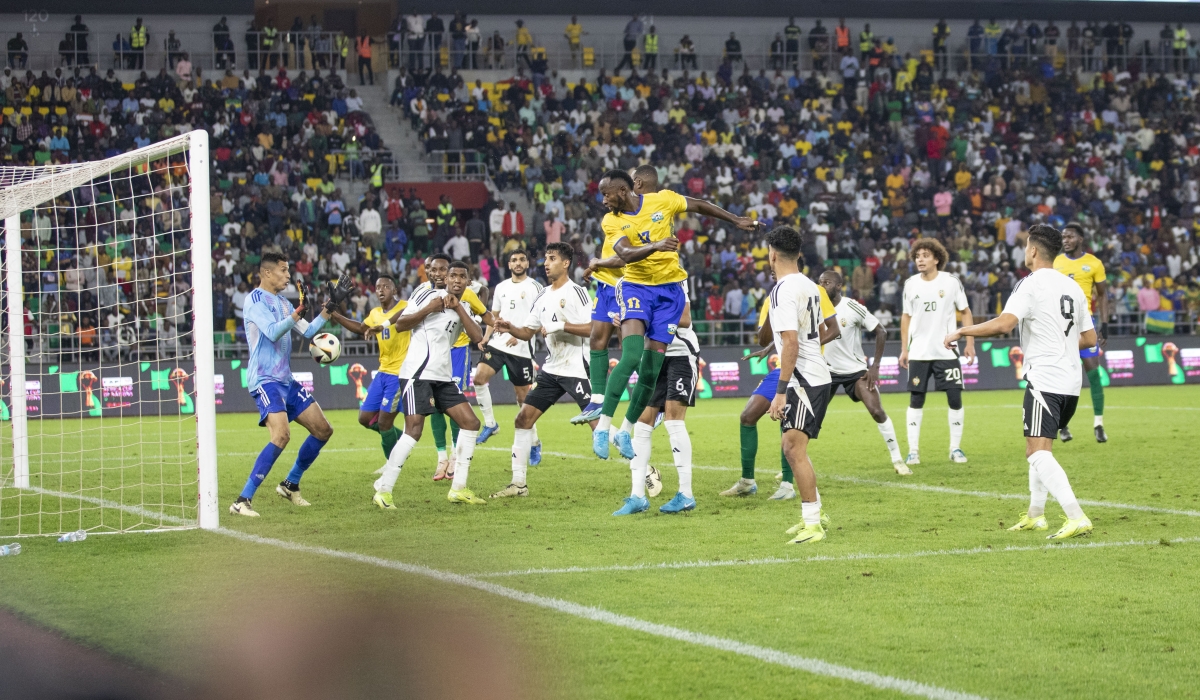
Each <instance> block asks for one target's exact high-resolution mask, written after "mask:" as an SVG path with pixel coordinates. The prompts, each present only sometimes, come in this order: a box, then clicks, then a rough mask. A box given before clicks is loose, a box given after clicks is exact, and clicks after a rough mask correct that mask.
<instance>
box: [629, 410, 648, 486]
mask: <svg viewBox="0 0 1200 700" xmlns="http://www.w3.org/2000/svg"><path fill="white" fill-rule="evenodd" d="M653 432H654V429H653V428H652V427H651V426H649V425H646V424H645V423H638V424H637V425H635V426H633V459H631V460H629V470H630V471H631V472H632V475H631V478H632V479H633V495H634V496H641V497H642V498H645V497H646V473H647V472H648V471H650V435H651V434H652V433H653Z"/></svg>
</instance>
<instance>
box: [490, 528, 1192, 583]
mask: <svg viewBox="0 0 1200 700" xmlns="http://www.w3.org/2000/svg"><path fill="white" fill-rule="evenodd" d="M1197 542H1200V537H1177V538H1175V539H1173V540H1166V543H1167V544H1172V545H1175V544H1194V543H1197ZM1163 543H1164V541H1163V540H1125V541H1113V542H1065V543H1062V544H1045V545H1009V546H1006V547H990V546H980V547H963V548H960V549H939V550H927V551H919V552H895V553H876V552H859V553H856V554H842V555H836V556H825V555H817V556H812V557H762V558H759V559H718V560H714V561H680V562H662V563H659V564H614V565H612V566H568V567H563V568H558V569H513V570H511V571H494V572H481V573H476V574H471V575H472V576H474V577H476V578H502V577H510V576H538V575H545V574H590V573H600V572H607V571H665V570H670V569H709V568H716V567H729V566H764V565H771V564H797V563H806V562H830V561H865V560H879V559H923V558H926V557H947V556H969V555H976V554H1007V553H1010V552H1043V551H1046V552H1053V551H1058V550H1064V549H1106V548H1109V547H1149V546H1153V545H1161V544H1163Z"/></svg>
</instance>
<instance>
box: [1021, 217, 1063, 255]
mask: <svg viewBox="0 0 1200 700" xmlns="http://www.w3.org/2000/svg"><path fill="white" fill-rule="evenodd" d="M1029 242H1030V243H1032V244H1033V245H1035V246H1037V248H1038V250H1040V251H1042V252H1043V253H1045V254H1046V256H1047V257H1046V259H1047V260H1049V261H1051V262H1053V261H1054V259H1055V258H1057V257H1058V254H1059V253H1061V252H1062V247H1063V246H1062V232H1060V231H1059V230H1058V229H1056V228H1054V227H1053V226H1047V225H1046V224H1034V225H1033V226H1030V227H1029Z"/></svg>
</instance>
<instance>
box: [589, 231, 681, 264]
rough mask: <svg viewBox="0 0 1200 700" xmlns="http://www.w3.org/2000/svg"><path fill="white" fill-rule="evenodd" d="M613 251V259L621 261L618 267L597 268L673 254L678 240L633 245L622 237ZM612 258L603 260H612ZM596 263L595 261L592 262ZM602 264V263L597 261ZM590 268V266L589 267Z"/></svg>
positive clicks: (671, 237) (670, 239)
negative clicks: (659, 253)
mask: <svg viewBox="0 0 1200 700" xmlns="http://www.w3.org/2000/svg"><path fill="white" fill-rule="evenodd" d="M613 250H614V251H615V252H616V255H615V256H614V257H615V258H617V259H619V260H621V261H622V262H621V264H620V265H600V266H599V267H623V266H625V265H628V264H629V263H632V262H637V261H639V260H645V259H646V258H648V257H650V256H651V255H653V254H654V253H658V252H664V253H673V252H675V251H677V250H679V239H678V238H676V237H674V236H668V237H667V238H664V239H662V240H661V241H655V242H653V243H651V244H649V245H634V244H632V243H630V242H629V238H628V237H622V238H621V239H620V240H618V241H617V242H616V243H615V244H613ZM612 259H613V258H605V260H612ZM593 262H596V261H593ZM599 262H604V261H599ZM589 267H590V265H589Z"/></svg>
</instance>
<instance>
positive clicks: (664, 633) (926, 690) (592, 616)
mask: <svg viewBox="0 0 1200 700" xmlns="http://www.w3.org/2000/svg"><path fill="white" fill-rule="evenodd" d="M214 532H216V533H218V534H221V535H225V536H226V537H230V538H233V539H236V540H240V541H242V542H247V543H251V544H260V545H266V546H270V547H275V548H278V549H283V550H287V551H292V552H299V553H304V554H312V555H316V556H321V557H328V558H333V559H341V560H344V561H352V562H356V563H359V564H366V565H368V566H375V567H379V568H382V569H390V570H393V571H399V572H402V573H406V574H411V575H415V576H423V577H425V578H429V579H433V580H435V581H439V582H441V583H449V584H454V585H458V586H464V587H466V588H473V589H475V590H478V591H483V592H485V593H490V594H492V595H495V596H499V597H502V598H508V599H509V600H514V601H517V602H520V603H526V604H528V605H534V606H537V607H540V608H545V609H548V610H553V611H554V612H558V613H563V614H566V615H571V616H573V617H578V618H582V619H585V620H590V621H593V622H600V623H603V624H606V625H612V626H614V627H620V628H622V629H626V630H630V631H634V632H642V633H644V634H649V635H652V636H656V637H662V638H664V639H670V640H673V641H677V642H684V643H687V644H693V645H696V646H702V647H707V648H709V649H715V650H717V651H724V652H729V653H733V654H738V655H741V656H746V657H750V658H753V659H757V660H759V661H763V662H766V663H770V664H776V665H779V666H785V667H787V668H792V669H796V670H799V671H805V672H807V673H811V674H813V675H816V676H825V677H827V678H833V679H836V680H842V681H848V682H851V683H857V684H859V685H865V686H870V687H873V688H879V689H881V690H891V691H895V692H899V693H903V694H905V695H912V696H916V697H924V698H931V699H934V700H983V699H982V696H979V695H973V694H970V693H962V692H958V691H955V690H949V689H946V688H940V687H938V686H933V685H927V684H925V683H920V682H917V681H911V680H906V679H903V678H895V677H893V676H886V675H883V674H879V673H874V672H872V671H862V670H859V669H856V668H851V667H849V666H842V665H840V664H833V663H829V662H827V661H822V660H820V659H813V658H808V657H804V656H797V655H795V654H789V653H787V652H783V651H779V650H776V649H770V648H767V647H762V646H758V645H755V644H748V643H746V642H739V641H737V640H735V639H727V638H725V637H717V636H714V635H710V634H704V633H701V632H693V631H691V630H686V629H682V628H680V627H672V626H670V625H662V624H658V623H655V622H649V621H646V620H642V619H639V618H636V617H630V616H628V615H621V614H619V613H614V612H609V611H607V610H604V609H602V608H597V607H594V606H588V605H580V604H578V603H572V602H570V601H566V600H562V599H559V598H550V597H547V596H542V595H538V594H536V593H527V592H525V591H520V590H517V589H515V588H508V587H507V586H501V585H499V584H495V583H491V582H489V581H481V580H479V579H476V578H473V577H470V576H464V575H462V574H454V573H450V572H446V571H440V570H438V569H432V568H429V567H427V566H421V565H418V564H408V563H405V562H400V561H394V560H391V559H383V558H380V557H373V556H368V555H365V554H357V553H354V552H345V551H342V550H337V549H329V548H327V547H316V546H312V545H306V544H301V543H298V542H289V541H287V540H279V539H274V538H270V537H261V536H259V535H252V534H249V533H245V532H240V531H238V530H230V529H226V528H219V529H217V530H215V531H214Z"/></svg>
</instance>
